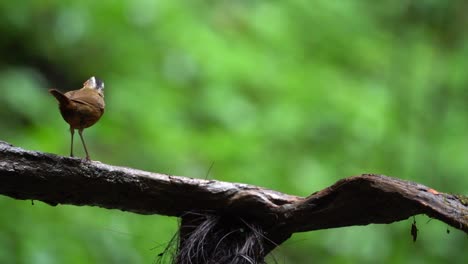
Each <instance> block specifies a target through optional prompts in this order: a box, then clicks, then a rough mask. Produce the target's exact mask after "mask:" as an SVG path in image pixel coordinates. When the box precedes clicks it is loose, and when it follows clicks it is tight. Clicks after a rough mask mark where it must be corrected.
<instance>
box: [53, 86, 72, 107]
mask: <svg viewBox="0 0 468 264" xmlns="http://www.w3.org/2000/svg"><path fill="white" fill-rule="evenodd" d="M49 93H50V94H51V95H53V96H54V97H55V99H57V101H58V102H59V104H61V105H67V104H69V103H70V99H68V97H66V96H65V95H64V94H63V93H62V92H60V91H59V90H56V89H49Z"/></svg>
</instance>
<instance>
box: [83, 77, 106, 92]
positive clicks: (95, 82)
mask: <svg viewBox="0 0 468 264" xmlns="http://www.w3.org/2000/svg"><path fill="white" fill-rule="evenodd" d="M83 86H84V87H88V88H92V89H97V90H103V89H104V82H103V81H102V80H101V79H99V78H96V77H94V76H93V77H91V78H89V79H88V80H87V81H86V82H85V83H84V84H83Z"/></svg>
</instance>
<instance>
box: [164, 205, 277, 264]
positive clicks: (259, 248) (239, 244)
mask: <svg viewBox="0 0 468 264" xmlns="http://www.w3.org/2000/svg"><path fill="white" fill-rule="evenodd" d="M178 235H179V241H178V244H179V245H178V249H177V251H176V254H175V256H172V263H175V264H199V263H204V264H205V263H206V264H228V263H229V264H231V263H232V264H244V263H245V264H254V263H255V264H257V263H265V260H264V259H265V255H266V254H268V252H269V250H268V249H267V248H271V245H270V246H268V245H267V244H274V242H272V241H271V240H269V239H268V238H267V237H266V236H265V234H264V231H263V230H262V228H260V227H259V226H258V225H255V224H250V223H248V222H246V221H244V220H243V219H242V218H239V217H236V216H232V215H231V216H219V215H212V214H194V213H191V214H187V215H185V216H183V217H182V221H181V225H180V230H179V232H178ZM173 241H174V239H173ZM172 243H174V242H172ZM170 244H171V243H170ZM172 247H174V245H168V247H167V248H172ZM166 252H167V250H165V252H164V253H166Z"/></svg>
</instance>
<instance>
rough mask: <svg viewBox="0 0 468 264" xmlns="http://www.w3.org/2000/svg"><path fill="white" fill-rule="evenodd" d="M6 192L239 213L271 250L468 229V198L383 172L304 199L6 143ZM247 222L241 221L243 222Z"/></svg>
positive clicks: (2, 152)
mask: <svg viewBox="0 0 468 264" xmlns="http://www.w3.org/2000/svg"><path fill="white" fill-rule="evenodd" d="M311 188H312V186H311ZM0 194H3V195H6V196H10V197H12V198H15V199H31V200H40V201H43V202H45V203H48V204H50V205H53V206H55V205H58V204H72V205H88V206H99V207H103V208H108V209H119V210H122V211H130V212H134V213H138V214H161V215H168V216H178V217H182V219H184V216H188V215H191V217H192V218H193V214H203V215H205V216H206V215H210V216H220V217H221V218H216V219H217V220H215V221H218V222H216V224H217V225H219V223H220V222H219V221H221V222H225V220H226V219H228V218H229V217H235V218H236V219H238V220H239V221H241V222H242V221H243V222H244V224H246V225H247V226H251V225H255V226H256V227H258V228H259V229H260V230H261V232H262V235H263V236H264V240H265V241H268V243H266V245H265V247H264V248H262V249H261V250H263V251H262V252H264V253H268V252H269V251H270V250H272V249H273V248H274V247H275V246H277V245H279V244H281V243H282V242H283V241H284V240H286V239H287V238H289V237H290V236H291V234H293V233H295V232H305V231H311V230H317V229H325V228H335V227H344V226H352V225H368V224H389V223H392V222H395V221H400V220H404V219H407V218H409V217H411V216H414V215H418V214H426V215H428V216H429V217H432V218H436V219H438V220H440V221H443V222H445V223H447V224H448V225H450V226H452V227H454V228H456V229H460V230H462V231H464V232H465V233H468V199H467V197H464V196H461V195H453V194H448V193H442V192H439V191H436V190H434V189H431V188H429V187H426V186H424V185H421V184H418V183H415V182H410V181H405V180H401V179H397V178H392V177H387V176H383V175H376V174H363V175H360V176H355V177H349V178H345V179H342V180H339V181H338V182H336V183H335V184H333V185H332V186H330V187H328V188H326V189H324V190H321V191H318V192H315V193H313V194H311V195H310V196H308V197H299V196H294V195H289V194H284V193H280V192H277V191H273V190H269V189H265V188H262V187H258V186H253V185H247V184H241V183H230V182H222V181H216V180H203V179H194V178H188V177H181V176H172V175H166V174H161V173H152V172H146V171H141V170H136V169H132V168H126V167H118V166H112V165H107V164H103V163H101V162H98V161H89V162H88V161H85V160H81V159H79V158H70V157H61V156H57V155H53V154H47V153H41V152H37V151H28V150H24V149H21V148H18V147H14V146H12V145H10V144H8V143H6V142H2V141H0ZM226 217H227V218H226ZM204 219H205V218H204ZM210 219H211V218H210ZM192 220H193V219H192ZM197 221H198V220H197ZM197 221H195V222H197ZM183 222H184V221H183ZM185 222H192V223H193V222H194V221H187V220H186V221H185ZM199 222H200V223H201V222H203V220H200V221H199ZM241 222H236V223H235V224H233V225H234V226H239V225H243V224H242V223H241ZM239 223H241V224H239ZM223 228H226V227H223ZM229 228H230V227H229ZM229 228H227V229H226V230H228V229H229ZM184 230H187V229H184ZM188 230H190V229H188ZM252 230H254V229H252ZM254 231H255V230H254ZM182 233H184V234H187V235H190V234H192V233H191V232H190V231H187V232H185V231H184V232H182ZM252 234H253V235H255V236H256V235H258V232H257V231H255V232H254V233H252ZM181 241H182V242H183V239H182V240H181ZM246 261H247V260H246ZM193 263H196V262H193ZM239 263H240V262H239ZM246 263H249V262H248V261H247V262H246Z"/></svg>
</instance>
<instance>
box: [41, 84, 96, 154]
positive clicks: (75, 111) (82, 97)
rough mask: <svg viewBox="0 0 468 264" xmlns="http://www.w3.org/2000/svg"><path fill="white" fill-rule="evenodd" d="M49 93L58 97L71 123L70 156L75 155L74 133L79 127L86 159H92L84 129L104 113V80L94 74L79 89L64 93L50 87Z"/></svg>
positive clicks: (62, 110) (65, 118)
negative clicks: (84, 136) (87, 147)
mask: <svg viewBox="0 0 468 264" xmlns="http://www.w3.org/2000/svg"><path fill="white" fill-rule="evenodd" d="M49 93H51V94H52V95H53V96H54V97H55V98H56V99H57V101H58V103H59V109H60V113H61V114H62V117H63V119H64V120H65V121H66V122H67V123H68V124H69V125H70V133H71V146H70V156H71V157H73V135H74V134H75V129H78V134H79V135H80V138H81V142H82V143H83V147H84V149H85V152H86V160H90V158H89V154H88V150H87V149H86V144H85V142H84V139H83V129H85V128H87V127H90V126H92V125H94V124H95V123H96V122H97V121H98V120H99V118H101V116H102V114H104V107H105V104H104V82H102V81H101V80H99V79H98V78H95V77H94V76H93V77H91V78H89V79H88V80H87V81H86V82H85V83H84V84H83V88H81V89H79V90H74V91H69V92H66V93H62V92H60V91H58V90H56V89H50V90H49Z"/></svg>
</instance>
